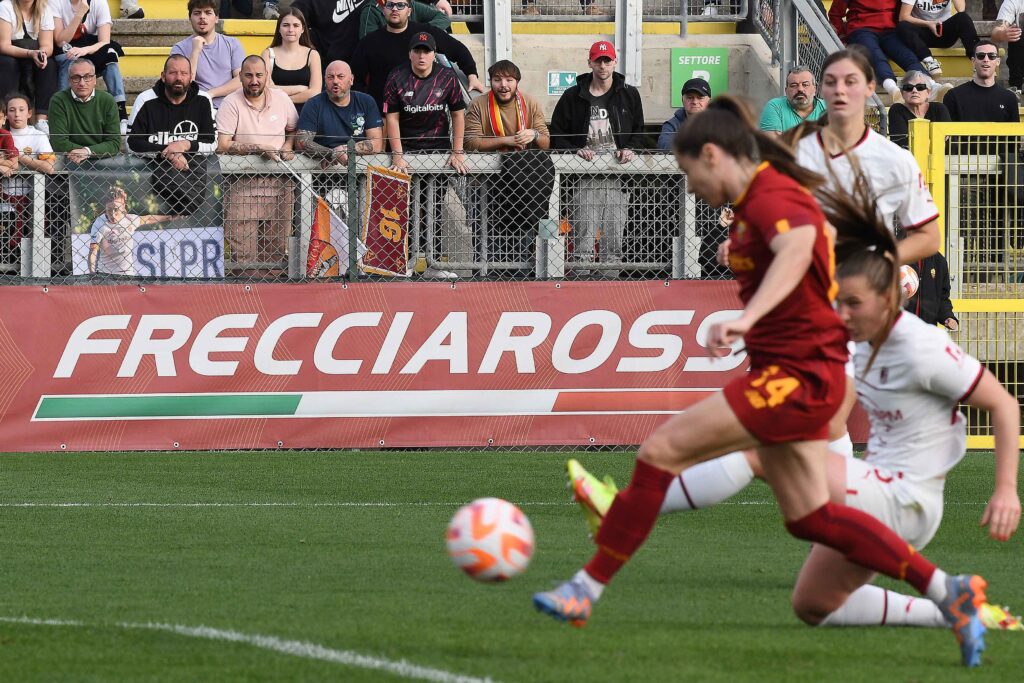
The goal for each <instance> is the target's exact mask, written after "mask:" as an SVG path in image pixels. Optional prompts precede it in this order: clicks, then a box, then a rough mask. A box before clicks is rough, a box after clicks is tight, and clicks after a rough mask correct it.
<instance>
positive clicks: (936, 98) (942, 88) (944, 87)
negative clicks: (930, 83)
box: [928, 83, 953, 102]
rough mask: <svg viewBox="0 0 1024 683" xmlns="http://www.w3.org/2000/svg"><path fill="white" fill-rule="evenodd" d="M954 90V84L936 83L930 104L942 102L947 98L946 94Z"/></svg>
mask: <svg viewBox="0 0 1024 683" xmlns="http://www.w3.org/2000/svg"><path fill="white" fill-rule="evenodd" d="M952 89H953V84H952V83H936V84H935V87H934V88H932V94H931V95H929V96H928V101H929V102H941V101H942V100H943V99H945V97H946V93H948V92H949V91H950V90H952Z"/></svg>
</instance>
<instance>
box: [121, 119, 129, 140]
mask: <svg viewBox="0 0 1024 683" xmlns="http://www.w3.org/2000/svg"><path fill="white" fill-rule="evenodd" d="M126 135H128V119H121V137H124V136H126Z"/></svg>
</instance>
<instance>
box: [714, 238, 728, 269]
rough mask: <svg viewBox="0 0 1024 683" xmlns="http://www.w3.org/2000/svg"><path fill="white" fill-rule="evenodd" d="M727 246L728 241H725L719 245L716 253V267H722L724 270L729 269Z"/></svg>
mask: <svg viewBox="0 0 1024 683" xmlns="http://www.w3.org/2000/svg"><path fill="white" fill-rule="evenodd" d="M729 245H730V240H725V241H724V242H722V243H721V244H719V245H718V253H717V254H716V258H717V259H718V265H720V266H724V267H725V268H728V267H729Z"/></svg>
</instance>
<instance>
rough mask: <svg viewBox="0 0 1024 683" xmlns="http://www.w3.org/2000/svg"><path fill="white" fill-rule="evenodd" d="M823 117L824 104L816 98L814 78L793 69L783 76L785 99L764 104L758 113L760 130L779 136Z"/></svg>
mask: <svg viewBox="0 0 1024 683" xmlns="http://www.w3.org/2000/svg"><path fill="white" fill-rule="evenodd" d="M824 115H825V100H823V99H821V98H820V97H818V88H817V86H816V85H815V83H814V74H812V73H811V70H810V69H808V68H807V67H803V66H795V67H793V68H792V69H790V70H789V73H788V74H786V96H785V97H776V98H775V99H771V100H768V103H767V104H766V105H764V111H762V112H761V124H760V127H761V130H763V131H768V132H773V133H775V134H776V135H782V134H783V133H785V132H786V131H787V130H789V129H790V128H795V127H797V126H799V125H800V124H801V123H803V122H804V121H817V120H818V119H820V118H821V117H822V116H824Z"/></svg>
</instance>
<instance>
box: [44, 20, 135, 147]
mask: <svg viewBox="0 0 1024 683" xmlns="http://www.w3.org/2000/svg"><path fill="white" fill-rule="evenodd" d="M50 9H52V10H53V13H54V16H53V39H54V43H55V44H56V46H57V49H56V50H55V52H56V55H57V56H56V61H57V68H58V87H59V88H60V89H61V90H64V89H65V88H67V87H68V68H69V67H70V65H71V62H72V61H74V60H76V59H88V60H89V61H90V62H92V63H93V66H95V67H96V73H97V75H99V76H102V77H103V82H104V83H106V85H107V92H109V93H110V94H111V95H113V97H114V102H116V103H117V112H118V114H119V115H120V117H121V121H122V123H121V128H122V130H121V132H122V133H124V129H125V128H127V126H128V124H127V121H128V111H127V110H126V108H125V92H124V78H122V77H121V66H120V64H119V63H118V57H123V56H124V50H122V49H121V46H120V45H119V44H118V43H117V42H116V41H113V40H111V39H110V29H111V27H112V26H113V25H114V21H113V19H111V17H110V8H109V7H108V6H107V3H106V2H104V0H92V4H91V5H90V4H89V0H50Z"/></svg>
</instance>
